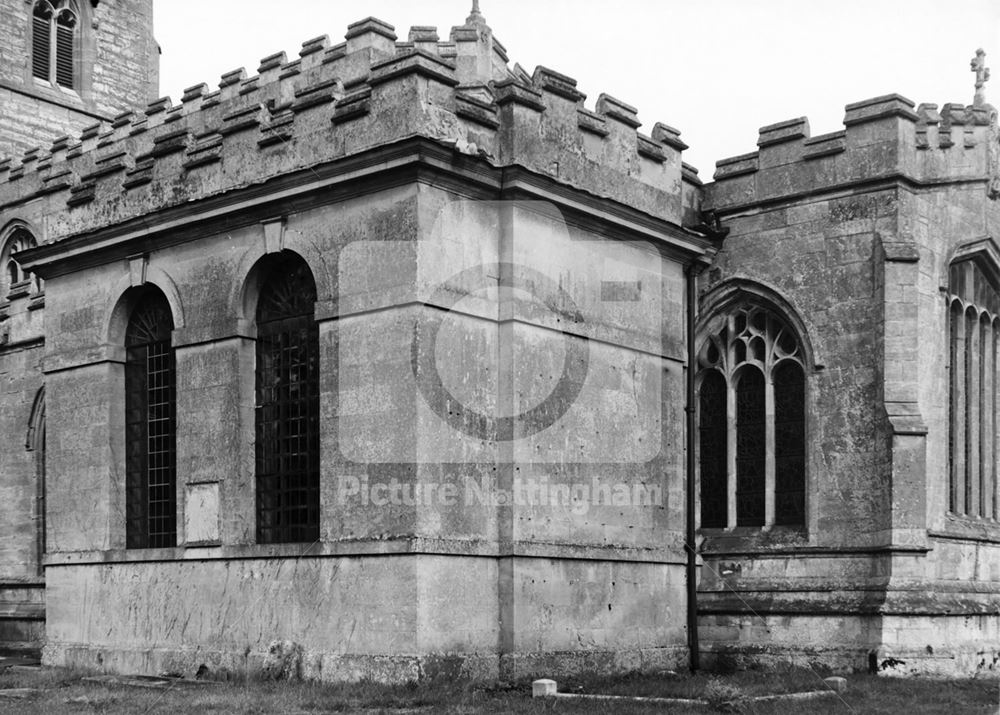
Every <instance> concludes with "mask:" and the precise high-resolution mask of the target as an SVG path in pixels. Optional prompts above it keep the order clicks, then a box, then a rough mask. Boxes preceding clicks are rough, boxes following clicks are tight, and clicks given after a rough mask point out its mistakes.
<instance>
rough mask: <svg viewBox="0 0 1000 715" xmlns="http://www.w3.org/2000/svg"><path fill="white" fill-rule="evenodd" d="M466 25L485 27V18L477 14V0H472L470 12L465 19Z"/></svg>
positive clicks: (479, 13)
mask: <svg viewBox="0 0 1000 715" xmlns="http://www.w3.org/2000/svg"><path fill="white" fill-rule="evenodd" d="M465 24H466V25H485V24H486V18H485V17H483V13H481V12H479V0H472V12H471V13H469V16H468V17H467V18H465Z"/></svg>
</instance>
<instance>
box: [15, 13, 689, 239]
mask: <svg viewBox="0 0 1000 715" xmlns="http://www.w3.org/2000/svg"><path fill="white" fill-rule="evenodd" d="M345 38H346V42H345V43H341V44H338V45H334V46H330V44H329V39H328V38H327V36H325V35H323V36H320V37H316V38H313V39H310V40H307V41H306V42H304V43H303V44H302V50H301V51H300V52H299V57H298V58H295V59H293V60H292V61H289V60H288V58H287V57H286V55H285V53H284V52H278V53H274V54H271V55H267V56H266V57H264V58H263V59H261V61H260V64H259V67H258V69H257V72H258V74H256V75H254V76H252V77H248V76H247V73H246V70H245V69H244V68H242V67H241V68H238V69H234V70H232V71H230V72H227V73H225V74H224V75H222V77H221V79H220V81H219V84H218V90H216V91H209V90H208V86H207V85H206V84H204V83H201V84H195V85H192V86H191V87H188V88H187V89H185V90H184V92H183V96H182V97H181V101H180V102H179V103H178V104H177V105H173V104H172V102H171V100H170V98H169V97H163V98H160V99H157V100H156V101H154V102H152V103H151V104H149V106H148V107H146V108H145V110H143V111H138V112H134V113H133V112H123V113H121V114H119V115H117V116H116V117H115V119H114V121H113V122H112V123H111V124H110V126H108V125H105V124H94V125H92V126H89V127H87V128H86V129H85V130H84V131H83V132H82V134H81V135H80V137H79V138H78V139H76V140H71V139H69V138H62V139H60V140H58V141H56V142H55V143H54V144H53V145H52V146H51V148H49V149H48V150H46V151H43V150H42V149H35V150H32V151H31V152H28V153H27V154H25V155H24V156H23V158H22V159H21V160H20V163H14V162H12V161H10V160H9V159H7V160H4V162H3V163H2V164H0V166H2V167H3V168H2V169H0V207H4V206H12V205H16V204H18V203H23V202H25V201H28V200H30V199H31V198H32V197H33V196H35V195H41V194H47V195H51V196H50V200H55V201H56V202H57V203H58V197H59V195H60V194H61V195H62V196H63V197H64V199H65V202H66V205H67V207H68V208H69V209H70V210H67V211H64V212H62V213H60V214H58V215H57V216H56V217H55V218H54V220H53V222H52V225H51V226H50V232H49V236H48V240H49V241H52V240H59V239H60V238H62V237H65V236H69V235H76V234H80V233H85V232H88V231H92V230H95V229H98V228H101V227H103V226H111V225H115V224H117V223H120V222H123V221H127V220H129V219H131V218H135V217H137V216H141V215H144V214H147V213H149V212H151V211H156V210H159V209H162V208H166V207H168V206H171V205H178V204H181V203H184V202H186V201H189V200H193V199H195V198H203V197H207V196H211V195H214V194H220V193H224V192H227V191H231V190H233V189H237V188H241V187H246V186H250V185H254V184H260V183H263V182H265V181H267V180H269V179H271V178H274V177H276V176H279V175H282V174H286V173H289V172H294V171H297V170H301V169H305V168H306V167H309V166H315V165H317V164H322V163H324V162H332V161H336V160H337V159H340V158H343V157H346V156H349V155H352V154H357V153H360V152H363V151H365V150H366V149H370V148H373V147H376V146H381V145H385V144H389V143H391V142H393V141H397V140H402V139H405V138H408V137H412V136H422V137H425V138H428V139H431V140H435V141H438V142H440V143H442V144H445V145H448V146H452V147H454V148H455V151H458V152H461V153H465V154H469V155H472V156H475V157H478V158H479V159H480V160H483V161H490V162H492V163H493V164H494V165H497V166H503V165H514V164H517V165H520V166H524V167H526V168H528V169H529V170H532V171H535V172H538V173H541V174H545V175H547V176H549V177H551V178H554V179H556V180H557V181H560V182H564V183H567V184H575V185H577V186H580V187H583V188H584V189H585V190H587V191H589V192H591V193H593V194H595V195H598V196H603V197H606V198H610V199H613V200H618V201H621V202H623V203H628V204H631V205H634V206H636V207H638V208H640V209H641V210H643V211H645V212H647V213H649V214H652V215H656V216H660V217H662V218H665V219H667V220H670V221H673V222H675V223H678V224H680V223H684V222H685V220H684V219H685V216H686V215H687V214H688V213H690V211H691V210H692V207H694V206H696V205H697V203H698V199H697V194H698V193H699V192H700V191H701V189H700V182H699V181H698V179H697V176H696V175H695V174H696V172H695V171H694V170H693V169H692V168H691V167H689V166H686V165H684V164H683V163H682V161H681V152H683V151H684V149H686V148H687V146H686V145H685V144H684V143H683V142H682V141H681V140H680V132H678V131H677V130H676V129H673V128H672V127H669V126H668V125H666V124H662V123H656V124H655V125H654V126H653V130H652V133H651V135H650V136H646V135H643V134H640V133H638V132H637V129H638V127H639V126H640V120H639V118H638V113H637V110H636V109H635V108H634V107H632V106H630V105H629V104H627V103H625V102H623V101H621V100H619V99H616V98H614V97H612V96H610V95H608V94H601V95H600V96H599V97H598V99H597V102H596V106H595V108H594V109H593V110H590V109H587V108H585V107H584V100H585V99H586V95H585V94H584V93H583V92H581V91H580V90H578V89H577V87H576V80H574V79H573V78H572V77H568V76H566V75H564V74H561V73H559V72H556V71H554V70H551V69H548V68H546V67H538V68H537V69H536V70H535V72H534V73H533V74H532V75H531V76H529V75H528V74H527V73H526V72H524V70H522V69H521V68H520V67H519V66H517V65H515V66H514V67H513V68H511V67H508V65H507V54H506V50H505V49H504V48H503V46H502V45H501V44H500V43H499V42H498V41H497V40H496V39H495V38H493V35H492V31H491V30H490V28H489V27H488V26H487V25H486V24H485V22H484V21H482V20H481V16H478V17H470V21H467V23H466V24H465V25H462V26H458V27H456V28H453V29H452V32H451V36H450V41H448V42H441V41H439V40H438V34H437V29H436V28H434V27H428V26H416V27H413V28H411V29H410V31H409V33H408V38H407V41H405V42H402V41H397V38H396V34H395V29H394V28H393V26H392V25H389V24H388V23H385V22H383V21H381V20H378V19H376V18H366V19H365V20H362V21H360V22H356V23H354V24H352V25H350V26H349V28H348V31H347V34H346V36H345ZM109 157H113V160H112V159H110V158H109ZM53 177H57V178H58V180H55V179H54V178H53ZM623 177H628V178H630V179H632V180H631V181H623V180H622V179H623ZM12 182H16V184H17V185H16V186H15V185H13V184H12ZM112 195H117V196H118V198H117V199H116V200H115V201H114V202H94V201H93V200H92V199H93V198H94V197H99V196H112Z"/></svg>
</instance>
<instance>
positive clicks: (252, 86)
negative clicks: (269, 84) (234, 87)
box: [239, 75, 260, 97]
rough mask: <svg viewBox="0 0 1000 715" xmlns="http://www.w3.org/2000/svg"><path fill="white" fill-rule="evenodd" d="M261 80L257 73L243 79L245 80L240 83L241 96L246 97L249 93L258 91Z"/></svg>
mask: <svg viewBox="0 0 1000 715" xmlns="http://www.w3.org/2000/svg"><path fill="white" fill-rule="evenodd" d="M259 80H260V77H258V76H257V75H254V76H253V77H248V78H247V79H245V80H243V82H242V83H241V84H240V89H239V95H240V96H241V97H245V96H247V95H248V94H253V93H254V92H256V91H257V88H258V86H259V85H258V82H259Z"/></svg>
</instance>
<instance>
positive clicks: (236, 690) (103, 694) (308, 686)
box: [0, 669, 1000, 715]
mask: <svg viewBox="0 0 1000 715" xmlns="http://www.w3.org/2000/svg"><path fill="white" fill-rule="evenodd" d="M15 670H16V672H15ZM15 670H9V671H7V672H5V673H3V674H0V689H11V688H29V689H37V692H31V693H26V694H25V697H24V698H22V699H9V698H6V697H3V696H2V693H0V712H2V713H11V714H20V713H45V714H46V715H48V714H49V713H53V714H58V713H109V714H110V713H129V714H130V715H131V714H132V713H301V714H308V715H315V714H318V713H340V712H345V713H394V714H395V713H398V714H399V715H403V714H404V713H455V714H458V713H463V714H466V713H468V714H472V713H608V712H613V713H626V714H627V713H655V712H664V711H667V709H668V708H667V706H664V705H662V704H643V703H636V702H629V701H614V702H612V701H586V700H576V699H562V698H559V699H550V698H546V699H535V700H533V699H532V698H531V696H530V690H531V687H530V683H519V684H517V685H511V686H500V687H484V686H480V685H475V684H471V683H455V682H441V683H429V684H423V685H409V686H383V685H376V684H371V683H358V684H350V685H326V684H313V683H289V682H275V681H270V682H239V683H222V684H211V685H174V686H170V687H168V688H164V689H147V688H137V687H132V686H126V685H120V684H119V685H116V684H108V683H93V682H86V681H84V680H82V679H81V678H82V677H84V676H86V675H87V674H86V673H80V672H71V671H66V670H60V669H42V670H33V671H28V670H26V669H15ZM846 677H847V680H848V690H847V692H846V693H843V694H842V696H841V697H842V699H840V698H837V697H832V696H828V697H826V698H823V699H816V700H807V701H797V702H785V703H781V702H768V703H758V704H752V703H751V704H744V705H742V706H741V707H740V708H738V709H730V710H729V712H742V713H761V714H762V715H763V714H764V713H767V714H768V715H770V714H771V713H775V714H777V715H781V714H784V713H788V714H789V715H791V714H792V713H795V714H796V715H798V714H799V713H810V715H819V714H820V713H864V714H865V715H881V714H885V715H924V714H926V715H932V714H933V715H941V714H942V713H943V714H945V715H972V714H975V713H990V714H991V715H992V714H993V713H996V712H997V710H998V704H1000V700H998V682H997V680H995V679H993V680H985V679H980V680H956V681H942V680H930V679H926V680H925V679H907V680H902V679H893V678H876V677H873V676H868V675H848V676H846ZM820 687H822V683H821V682H820V680H819V678H818V676H816V675H814V674H812V673H810V672H807V671H792V672H789V673H760V672H742V673H734V674H732V675H726V676H711V675H707V674H698V675H693V676H692V675H686V674H682V675H679V676H672V677H668V676H661V677H656V676H648V675H646V676H639V675H635V676H626V677H623V678H614V679H610V678H596V677H594V678H578V679H575V680H566V681H562V682H560V683H559V690H560V692H587V693H604V694H616V695H643V696H649V697H681V698H697V697H702V696H704V695H705V694H706V689H708V692H709V693H712V692H714V693H716V694H719V693H720V692H722V693H725V692H730V693H734V694H737V695H739V694H745V695H766V694H772V693H778V692H793V691H802V690H815V689H818V688H820ZM669 712H670V713H701V714H703V715H704V714H705V713H712V712H718V710H716V709H715V708H707V707H697V706H694V707H682V706H673V705H672V706H669Z"/></svg>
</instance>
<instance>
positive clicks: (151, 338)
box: [125, 289, 177, 549]
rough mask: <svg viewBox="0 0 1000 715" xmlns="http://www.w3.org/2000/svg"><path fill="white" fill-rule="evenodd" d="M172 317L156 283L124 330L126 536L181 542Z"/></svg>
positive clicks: (139, 542)
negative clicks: (178, 517)
mask: <svg viewBox="0 0 1000 715" xmlns="http://www.w3.org/2000/svg"><path fill="white" fill-rule="evenodd" d="M173 327H174V324H173V318H172V317H171V313H170V306H169V305H168V304H167V300H166V298H165V297H164V296H163V294H162V293H161V292H160V291H159V290H156V289H149V290H147V291H146V292H144V293H142V294H141V295H140V296H139V298H138V301H137V302H136V305H135V307H134V308H133V310H132V315H131V318H130V319H129V322H128V328H127V330H126V333H125V440H126V443H125V461H126V467H125V473H126V477H125V478H126V496H125V511H126V528H125V537H126V538H125V541H126V545H127V547H128V548H130V549H144V548H158V547H165V546H176V545H177V478H176V424H175V386H176V383H175V370H174V350H173V348H172V347H171V346H170V333H171V331H172V330H173Z"/></svg>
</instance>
